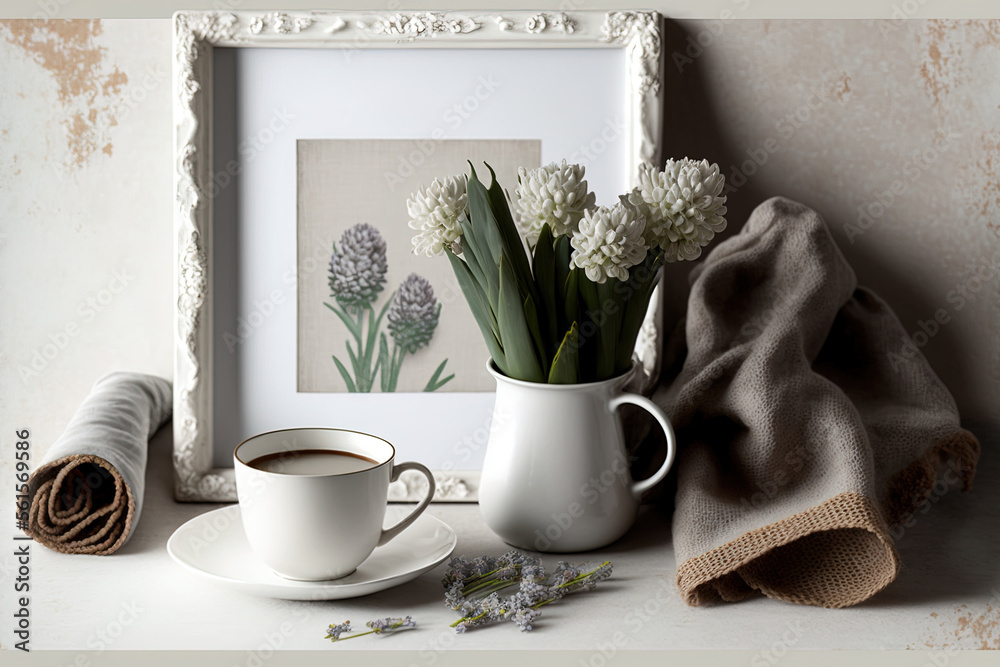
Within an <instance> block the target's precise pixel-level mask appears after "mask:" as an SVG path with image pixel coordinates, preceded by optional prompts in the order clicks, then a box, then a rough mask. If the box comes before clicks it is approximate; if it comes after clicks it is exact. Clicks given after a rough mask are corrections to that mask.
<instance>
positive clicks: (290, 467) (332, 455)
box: [247, 449, 378, 475]
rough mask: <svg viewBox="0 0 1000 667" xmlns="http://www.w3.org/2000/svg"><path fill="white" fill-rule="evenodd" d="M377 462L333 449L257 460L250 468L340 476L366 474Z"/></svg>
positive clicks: (274, 454) (252, 462)
mask: <svg viewBox="0 0 1000 667" xmlns="http://www.w3.org/2000/svg"><path fill="white" fill-rule="evenodd" d="M377 464H378V461H375V460H374V459H370V458H368V457H367V456H362V455H361V454H356V453H354V452H345V451H341V450H336V449H293V450H289V451H282V452H274V453H271V454H265V455H263V456H258V457H257V458H255V459H254V460H252V461H250V462H249V463H247V465H249V466H250V467H251V468H256V469H257V470H263V471H264V472H275V473H281V474H285V475H344V474H347V473H352V472H360V471H362V470H367V469H368V468H371V467H372V466H374V465H377Z"/></svg>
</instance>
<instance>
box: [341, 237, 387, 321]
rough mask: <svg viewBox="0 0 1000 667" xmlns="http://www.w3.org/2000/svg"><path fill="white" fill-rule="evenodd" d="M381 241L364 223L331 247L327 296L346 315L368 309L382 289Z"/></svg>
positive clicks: (383, 260) (383, 257)
mask: <svg viewBox="0 0 1000 667" xmlns="http://www.w3.org/2000/svg"><path fill="white" fill-rule="evenodd" d="M388 268H389V266H388V262H387V261H386V257H385V239H383V238H382V235H381V234H379V232H378V230H377V229H375V228H374V227H372V226H371V225H368V224H363V223H362V224H359V225H354V226H353V227H351V228H350V229H348V230H347V231H346V232H344V234H343V236H341V237H340V248H339V249H338V248H337V245H336V244H334V246H333V256H332V257H331V258H330V294H331V296H333V297H335V298H336V299H337V303H339V304H340V305H341V306H342V307H343V308H344V309H346V310H347V311H348V312H356V311H358V310H359V309H363V308H365V307H367V306H369V305H370V304H371V303H372V302H373V301H374V300H375V299H376V298H377V297H378V294H379V292H381V291H382V289H383V288H384V287H385V273H386V271H387V270H388Z"/></svg>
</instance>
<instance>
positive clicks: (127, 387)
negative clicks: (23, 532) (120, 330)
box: [27, 373, 171, 556]
mask: <svg viewBox="0 0 1000 667" xmlns="http://www.w3.org/2000/svg"><path fill="white" fill-rule="evenodd" d="M170 409H171V389H170V383H169V382H167V381H166V380H164V379H162V378H158V377H154V376H152V375H143V374H139V373H112V374H110V375H106V376H104V377H103V378H101V379H100V380H98V381H97V383H96V384H95V385H94V388H93V390H92V391H91V393H90V395H89V396H87V398H86V400H84V402H83V404H82V405H80V408H79V409H78V410H77V411H76V414H75V415H73V419H72V420H70V423H69V425H68V426H67V427H66V431H65V432H64V433H63V434H62V436H61V437H60V438H59V439H58V440H57V441H56V442H54V443H53V444H52V446H51V447H49V449H48V451H46V453H45V457H44V458H43V459H42V462H41V464H40V465H39V467H38V468H37V469H36V470H35V471H34V472H33V473H32V474H31V478H30V479H29V480H28V494H29V496H30V501H31V502H30V505H29V509H28V530H27V532H28V534H30V535H31V536H32V537H33V538H34V539H35V541H37V542H39V543H41V544H43V545H45V546H46V547H48V548H50V549H53V550H55V551H61V552H63V553H68V554H94V555H98V556H104V555H107V554H112V553H114V552H115V551H117V550H118V549H120V548H121V547H122V545H124V544H125V542H127V541H128V538H129V537H130V536H131V534H132V531H133V530H134V528H135V525H136V523H137V522H138V520H139V515H140V513H141V511H142V497H143V489H144V486H145V473H146V458H147V457H146V449H147V445H148V441H149V438H150V437H152V435H153V434H154V433H155V432H156V431H157V429H159V428H160V426H162V425H163V424H164V423H165V422H166V421H167V419H168V418H169V417H170Z"/></svg>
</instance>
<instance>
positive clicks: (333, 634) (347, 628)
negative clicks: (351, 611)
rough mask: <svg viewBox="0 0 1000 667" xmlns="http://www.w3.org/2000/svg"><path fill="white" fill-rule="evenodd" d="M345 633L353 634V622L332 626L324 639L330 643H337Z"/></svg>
mask: <svg viewBox="0 0 1000 667" xmlns="http://www.w3.org/2000/svg"><path fill="white" fill-rule="evenodd" d="M345 632H351V622H350V621H344V622H343V623H341V624H339V625H331V626H330V627H329V628H328V629H327V631H326V637H324V638H323V639H329V640H330V641H337V640H339V639H340V635H342V634H344V633H345Z"/></svg>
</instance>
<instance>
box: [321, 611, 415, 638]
mask: <svg viewBox="0 0 1000 667" xmlns="http://www.w3.org/2000/svg"><path fill="white" fill-rule="evenodd" d="M365 625H367V626H368V627H369V628H371V630H369V631H368V632H360V633H358V634H356V635H351V636H349V637H343V638H341V636H340V635H342V634H343V633H345V632H351V622H350V621H345V622H344V623H341V624H340V625H331V626H330V629H329V631H328V632H327V635H326V637H324V639H329V640H330V641H334V642H335V641H345V640H347V639H354V638H355V637H364V636H365V635H382V634H392V633H393V632H399V631H400V630H405V629H406V628H415V627H417V622H416V621H414V620H413V617H412V616H407V617H406V618H391V617H390V618H379V619H376V620H374V621H368V622H367V623H365Z"/></svg>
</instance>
